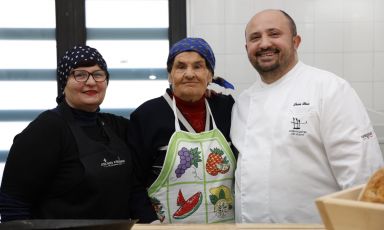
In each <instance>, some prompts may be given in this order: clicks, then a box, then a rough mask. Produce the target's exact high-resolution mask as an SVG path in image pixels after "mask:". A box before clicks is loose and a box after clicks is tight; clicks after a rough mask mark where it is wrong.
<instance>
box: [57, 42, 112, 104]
mask: <svg viewBox="0 0 384 230" xmlns="http://www.w3.org/2000/svg"><path fill="white" fill-rule="evenodd" d="M92 65H99V67H100V68H101V69H102V70H104V71H106V72H107V76H108V69H107V63H106V62H105V60H104V58H103V56H101V54H100V53H99V51H97V50H96V49H95V48H92V47H89V46H74V47H73V48H72V49H70V50H67V51H66V52H65V54H64V56H63V57H62V58H61V60H60V62H59V64H58V66H57V76H58V84H59V87H60V93H59V95H58V96H57V98H56V102H57V103H60V102H62V101H63V99H64V97H65V96H64V88H65V86H66V84H67V79H68V76H69V74H70V72H71V70H72V69H76V68H78V67H81V66H87V67H88V66H92Z"/></svg>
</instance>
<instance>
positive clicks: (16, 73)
mask: <svg viewBox="0 0 384 230" xmlns="http://www.w3.org/2000/svg"><path fill="white" fill-rule="evenodd" d="M168 10H169V28H168V29H148V28H147V29H140V28H139V29H88V31H87V28H86V23H85V0H55V13H56V28H33V29H30V28H0V39H17V40H21V39H32V40H33V39H38V40H42V39H43V40H45V39H46V40H56V47H57V50H56V53H57V62H58V61H59V57H62V56H63V55H64V53H65V51H66V50H68V49H69V48H71V47H73V46H74V45H77V44H82V45H85V44H86V41H87V38H93V37H94V36H98V38H99V39H105V38H107V37H105V36H104V37H103V36H100V35H102V34H111V33H112V34H115V38H131V39H156V38H164V37H167V36H168V40H169V45H170V46H172V45H173V44H174V43H175V42H177V41H178V40H180V39H182V38H185V37H186V35H187V32H186V31H187V30H186V20H187V19H186V0H168ZM87 32H88V35H87ZM68 34H70V35H71V36H68ZM108 39H109V38H108ZM112 39H113V38H112ZM151 71H152V72H151V73H153V74H156V75H158V76H160V75H166V70H165V69H151ZM111 74H113V75H114V76H115V75H116V77H117V78H118V79H132V80H137V79H145V77H146V76H147V74H146V73H143V70H138V69H127V70H124V71H121V70H113V69H111ZM36 76H39V77H36ZM52 76H55V77H56V81H57V76H56V73H53V72H52V70H48V71H47V70H39V69H35V70H31V69H23V70H13V69H10V70H3V71H0V81H3V80H7V81H9V80H11V81H25V80H34V81H35V80H36V81H39V80H44V81H46V80H52ZM59 90H60V88H59V85H58V84H57V93H59ZM133 109H134V108H127V109H124V110H122V109H106V110H103V111H105V112H111V113H116V114H130V112H131V111H132V110H133ZM41 112H43V110H1V108H0V122H5V121H32V120H33V119H35V118H36V117H37V116H38V114H40V113H41ZM7 155H8V151H3V150H0V162H4V161H5V160H6V157H7Z"/></svg>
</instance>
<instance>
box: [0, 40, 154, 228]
mask: <svg viewBox="0 0 384 230" xmlns="http://www.w3.org/2000/svg"><path fill="white" fill-rule="evenodd" d="M57 75H58V81H59V87H60V94H59V95H58V97H57V98H56V101H57V103H58V106H57V107H56V108H54V109H51V110H47V111H45V112H43V113H41V114H40V115H39V116H38V117H37V118H36V119H35V120H34V121H32V122H31V123H30V124H29V125H28V126H27V127H26V128H25V129H24V130H23V131H22V132H21V133H20V134H18V135H16V137H15V138H14V141H13V145H12V147H11V149H10V152H9V155H8V159H7V162H6V165H5V169H4V174H3V180H2V185H1V193H0V213H1V220H2V222H5V221H10V220H20V219H129V218H134V219H139V221H140V222H152V221H153V220H154V219H156V214H155V212H154V210H153V208H152V206H151V205H150V202H149V199H148V196H147V194H146V191H145V189H144V187H143V186H141V187H140V183H138V180H137V179H136V176H135V174H134V173H135V172H137V170H135V164H134V163H133V162H134V159H133V157H132V156H133V154H131V150H130V149H129V148H128V145H127V143H126V141H127V140H129V139H130V138H129V136H128V133H129V132H128V129H129V127H130V123H129V120H128V119H126V118H123V117H120V116H115V115H113V114H108V113H101V112H99V110H100V107H99V106H100V104H101V103H102V102H103V100H104V96H105V93H106V90H107V86H108V81H109V73H108V69H107V64H106V62H105V60H104V59H103V57H102V56H101V54H100V53H99V52H98V51H97V50H96V49H94V48H92V47H89V46H75V47H73V48H72V49H70V50H68V51H67V52H66V53H65V55H64V57H62V59H61V61H60V62H59V65H58V68H57ZM141 188H142V189H141Z"/></svg>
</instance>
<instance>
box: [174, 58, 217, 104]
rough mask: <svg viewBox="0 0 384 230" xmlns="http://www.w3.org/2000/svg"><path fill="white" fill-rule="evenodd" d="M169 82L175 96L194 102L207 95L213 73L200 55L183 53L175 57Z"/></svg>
mask: <svg viewBox="0 0 384 230" xmlns="http://www.w3.org/2000/svg"><path fill="white" fill-rule="evenodd" d="M168 80H169V83H170V84H171V85H172V90H173V94H174V95H175V96H177V97H178V98H180V99H182V100H184V101H190V102H194V101H198V100H199V99H201V97H203V95H204V94H205V91H206V89H207V87H208V84H209V83H210V82H212V73H211V71H209V69H208V67H207V65H206V62H205V59H204V58H203V57H202V56H200V54H199V53H197V52H193V51H191V52H183V53H180V54H178V55H177V56H176V57H175V60H174V62H173V65H172V70H171V72H170V74H169V75H168Z"/></svg>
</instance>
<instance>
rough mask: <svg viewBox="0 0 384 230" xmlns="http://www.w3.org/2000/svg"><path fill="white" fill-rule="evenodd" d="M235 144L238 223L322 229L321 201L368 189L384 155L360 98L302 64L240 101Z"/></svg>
mask: <svg viewBox="0 0 384 230" xmlns="http://www.w3.org/2000/svg"><path fill="white" fill-rule="evenodd" d="M231 139H232V142H233V143H234V145H235V146H236V147H237V149H238V150H239V158H238V162H237V169H236V173H235V212H236V222H238V223H321V219H320V216H319V213H318V211H317V209H316V205H315V199H316V198H317V197H320V196H323V195H326V194H330V193H333V192H335V191H338V190H342V189H345V188H347V187H350V186H353V185H357V184H362V183H365V182H366V181H367V180H368V179H369V176H370V175H371V174H372V173H373V172H374V171H376V170H377V169H378V168H380V167H383V156H382V154H381V151H380V147H379V144H378V140H377V137H376V134H375V132H374V130H373V128H372V125H371V122H370V119H369V117H368V114H367V112H366V109H365V107H364V106H363V104H362V102H361V100H360V99H359V97H358V96H357V94H356V92H355V91H354V90H353V89H352V88H351V86H350V85H349V84H348V83H347V82H346V81H345V80H343V79H342V78H340V77H337V76H336V75H334V74H332V73H330V72H327V71H324V70H320V69H317V68H314V67H311V66H308V65H305V64H303V63H302V62H298V63H297V64H296V66H295V67H294V68H293V69H292V70H291V71H290V72H288V73H287V74H286V75H285V76H283V77H282V78H281V79H279V80H278V81H277V82H274V83H272V84H270V85H267V84H264V83H262V82H260V81H259V82H256V83H254V84H253V85H252V86H251V87H250V88H249V89H247V90H245V91H244V92H243V93H242V94H240V95H239V97H238V98H237V100H236V102H235V105H234V108H233V114H232V125H231Z"/></svg>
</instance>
